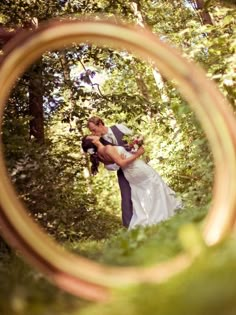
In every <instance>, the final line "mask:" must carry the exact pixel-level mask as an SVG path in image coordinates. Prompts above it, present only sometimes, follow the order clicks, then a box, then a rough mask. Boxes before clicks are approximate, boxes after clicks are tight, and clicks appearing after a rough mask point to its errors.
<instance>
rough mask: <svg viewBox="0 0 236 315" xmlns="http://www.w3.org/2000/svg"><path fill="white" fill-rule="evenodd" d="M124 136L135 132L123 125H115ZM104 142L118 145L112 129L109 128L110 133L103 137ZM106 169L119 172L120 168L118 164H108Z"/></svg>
mask: <svg viewBox="0 0 236 315" xmlns="http://www.w3.org/2000/svg"><path fill="white" fill-rule="evenodd" d="M115 126H116V127H117V128H118V129H119V130H120V131H121V132H122V133H123V134H125V135H131V134H132V133H133V131H132V130H131V129H129V128H128V127H126V126H125V125H123V124H117V125H115ZM102 137H103V139H104V140H107V141H108V142H110V143H112V144H115V145H117V144H118V143H117V140H116V137H115V135H114V133H113V132H112V130H111V128H110V127H108V131H107V133H106V134H105V135H103V136H102ZM105 168H106V169H107V170H108V171H118V169H119V168H120V167H119V166H118V165H117V164H115V163H114V164H107V165H105Z"/></svg>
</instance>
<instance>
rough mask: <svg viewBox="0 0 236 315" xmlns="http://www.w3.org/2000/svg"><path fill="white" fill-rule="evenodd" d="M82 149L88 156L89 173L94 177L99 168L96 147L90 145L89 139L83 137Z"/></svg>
mask: <svg viewBox="0 0 236 315" xmlns="http://www.w3.org/2000/svg"><path fill="white" fill-rule="evenodd" d="M82 149H83V150H84V152H86V153H89V154H90V162H91V164H92V165H91V173H92V174H93V175H96V174H97V173H98V166H99V157H98V154H97V147H96V146H95V145H94V144H93V143H92V140H91V139H88V136H84V137H83V138H82Z"/></svg>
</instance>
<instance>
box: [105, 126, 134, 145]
mask: <svg viewBox="0 0 236 315" xmlns="http://www.w3.org/2000/svg"><path fill="white" fill-rule="evenodd" d="M115 126H116V127H117V128H118V129H119V130H120V131H121V132H122V133H123V134H125V135H131V134H132V133H133V131H132V130H131V129H129V128H128V127H126V126H125V125H123V124H117V125H115ZM102 137H103V139H104V140H107V141H108V142H110V143H112V144H116V145H117V144H118V143H117V140H116V137H115V135H114V133H113V132H112V130H111V128H110V127H108V131H107V133H106V134H105V135H103V136H102Z"/></svg>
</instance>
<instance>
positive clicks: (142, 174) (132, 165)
mask: <svg viewBox="0 0 236 315" xmlns="http://www.w3.org/2000/svg"><path fill="white" fill-rule="evenodd" d="M99 139H100V138H99V137H98V136H92V135H91V136H90V135H89V136H85V137H84V138H83V139H82V148H83V150H84V152H87V153H89V154H90V161H91V163H92V166H91V171H92V174H93V175H95V174H97V172H98V166H99V162H102V163H103V164H113V163H115V164H116V165H117V169H118V168H119V167H121V168H122V170H123V172H124V175H125V177H126V179H127V180H128V182H129V184H130V187H131V198H132V203H133V216H132V218H131V221H130V225H129V229H133V228H135V227H137V226H146V225H153V224H156V223H158V222H160V221H164V220H166V219H168V218H169V217H170V216H172V215H174V213H175V211H176V210H178V209H180V208H181V207H182V203H181V201H180V200H178V199H177V198H176V195H175V192H174V191H173V190H172V189H170V188H169V187H168V186H167V184H166V183H165V182H164V181H163V180H162V178H161V177H160V175H159V174H158V173H157V172H156V171H155V170H154V169H153V168H152V167H151V166H150V165H148V164H146V163H145V162H144V161H143V160H141V159H138V158H139V157H140V156H141V155H142V154H143V153H144V148H143V147H140V148H139V149H138V150H137V152H135V153H130V152H128V151H126V150H125V148H124V147H121V146H112V145H106V146H104V145H103V144H102V143H101V142H100V140H99Z"/></svg>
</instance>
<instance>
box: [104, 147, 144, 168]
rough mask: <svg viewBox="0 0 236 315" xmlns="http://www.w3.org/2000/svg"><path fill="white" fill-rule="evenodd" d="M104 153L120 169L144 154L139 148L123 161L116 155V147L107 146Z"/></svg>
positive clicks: (142, 149)
mask: <svg viewBox="0 0 236 315" xmlns="http://www.w3.org/2000/svg"><path fill="white" fill-rule="evenodd" d="M106 153H107V154H108V155H109V157H110V158H111V160H112V161H113V162H114V163H116V164H117V165H119V166H120V167H126V166H127V165H129V164H130V163H132V162H133V161H134V160H136V159H137V158H138V157H140V156H141V155H142V154H143V153H144V148H143V147H140V148H139V149H138V150H137V151H136V152H135V153H133V154H132V155H131V156H130V157H128V158H125V159H124V158H122V156H121V155H120V154H119V153H118V151H117V149H116V146H109V148H107V152H106Z"/></svg>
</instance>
